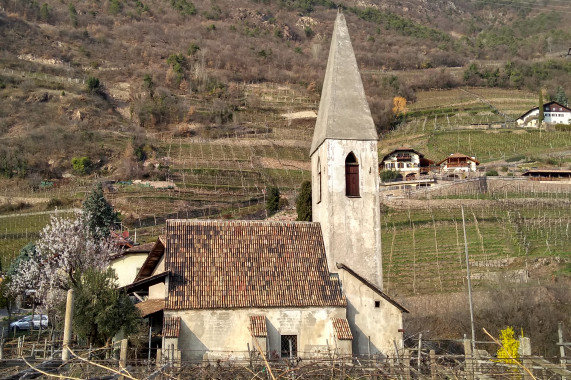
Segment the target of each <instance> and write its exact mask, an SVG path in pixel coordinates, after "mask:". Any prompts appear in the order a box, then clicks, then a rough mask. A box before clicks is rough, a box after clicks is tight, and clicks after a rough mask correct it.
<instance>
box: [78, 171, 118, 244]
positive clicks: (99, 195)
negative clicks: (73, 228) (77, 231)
mask: <svg viewBox="0 0 571 380" xmlns="http://www.w3.org/2000/svg"><path fill="white" fill-rule="evenodd" d="M82 208H83V214H84V215H85V219H86V221H85V222H86V224H87V227H88V228H89V231H90V233H91V234H92V235H93V236H94V237H96V238H101V237H105V236H108V235H109V232H110V230H111V229H112V228H113V227H114V225H115V223H117V222H118V221H119V218H118V217H117V213H116V212H115V211H114V210H113V206H111V204H109V202H107V200H106V199H105V196H104V195H103V185H102V184H101V182H99V183H98V184H97V185H95V187H94V188H93V190H91V192H90V193H89V194H88V195H87V197H86V198H85V201H84V202H83V207H82Z"/></svg>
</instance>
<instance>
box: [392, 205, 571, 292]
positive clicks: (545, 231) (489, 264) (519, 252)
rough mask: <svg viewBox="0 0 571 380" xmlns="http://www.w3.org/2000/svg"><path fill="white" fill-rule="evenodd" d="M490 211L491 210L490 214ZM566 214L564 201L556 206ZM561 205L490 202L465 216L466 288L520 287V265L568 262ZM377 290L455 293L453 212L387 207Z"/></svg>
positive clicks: (462, 276)
mask: <svg viewBox="0 0 571 380" xmlns="http://www.w3.org/2000/svg"><path fill="white" fill-rule="evenodd" d="M490 205H491V206H492V207H490ZM565 205H566V206H567V207H568V206H569V205H568V203H567V202H564V204H563V206H564V207H565ZM561 206H562V204H559V203H557V202H554V203H553V204H551V205H546V204H539V203H538V204H536V206H535V207H530V205H529V202H528V205H526V204H525V203H521V205H520V206H514V204H513V203H509V204H508V203H505V204H502V203H499V204H498V203H494V202H491V201H489V202H488V204H485V203H484V202H482V203H480V204H479V205H478V206H470V207H467V208H466V209H465V218H466V236H467V243H468V252H469V257H470V266H471V272H472V279H473V280H474V281H473V285H474V287H476V288H477V287H478V286H480V285H481V284H483V283H484V282H486V281H489V280H492V281H493V282H495V281H498V280H499V279H500V278H507V279H509V280H511V281H517V282H519V281H526V278H525V271H524V268H525V267H526V263H527V262H529V263H531V262H533V261H534V260H535V259H536V258H540V257H552V258H555V257H556V258H557V260H559V259H560V258H564V259H570V258H571V231H570V224H571V215H570V214H569V212H568V209H565V208H563V209H562V207H561ZM382 236H383V238H382V244H383V271H384V279H383V280H384V283H385V290H386V291H387V292H388V293H390V294H393V295H401V296H403V295H414V294H427V293H440V292H449V291H456V290H461V289H463V288H464V287H465V285H466V284H465V281H466V263H465V253H464V235H463V226H462V216H461V209H460V208H459V206H458V205H452V204H451V203H449V202H447V203H445V204H442V205H439V203H438V202H436V203H435V208H432V209H426V208H424V209H402V208H388V209H387V211H386V214H385V215H384V218H383V230H382Z"/></svg>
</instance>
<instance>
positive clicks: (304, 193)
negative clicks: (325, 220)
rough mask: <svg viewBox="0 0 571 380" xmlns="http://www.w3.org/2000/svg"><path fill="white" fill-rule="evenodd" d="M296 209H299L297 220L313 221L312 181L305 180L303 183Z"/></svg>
mask: <svg viewBox="0 0 571 380" xmlns="http://www.w3.org/2000/svg"><path fill="white" fill-rule="evenodd" d="M295 210H296V211H297V220H299V221H305V222H311V220H312V214H311V182H309V181H304V182H303V183H302V184H301V187H300V189H299V195H298V197H297V202H296V203H295Z"/></svg>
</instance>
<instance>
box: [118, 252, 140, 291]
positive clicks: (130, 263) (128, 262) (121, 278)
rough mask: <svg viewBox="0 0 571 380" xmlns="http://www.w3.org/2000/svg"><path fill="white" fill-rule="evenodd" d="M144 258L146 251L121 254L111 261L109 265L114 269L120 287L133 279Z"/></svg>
mask: <svg viewBox="0 0 571 380" xmlns="http://www.w3.org/2000/svg"><path fill="white" fill-rule="evenodd" d="M146 258H147V254H146V253H136V254H129V255H125V256H122V257H120V258H118V259H115V260H113V261H112V262H111V264H110V267H111V268H113V269H114V270H115V274H116V275H117V283H118V284H119V286H120V287H121V286H125V285H128V284H131V283H132V282H133V281H134V280H135V277H136V276H137V272H138V271H139V269H140V268H141V267H142V266H143V263H144V262H145V259H146Z"/></svg>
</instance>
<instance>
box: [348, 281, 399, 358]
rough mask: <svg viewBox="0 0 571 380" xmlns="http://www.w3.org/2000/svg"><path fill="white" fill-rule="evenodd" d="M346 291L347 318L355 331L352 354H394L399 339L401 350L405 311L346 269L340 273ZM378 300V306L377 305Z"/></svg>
mask: <svg viewBox="0 0 571 380" xmlns="http://www.w3.org/2000/svg"><path fill="white" fill-rule="evenodd" d="M339 278H340V279H341V284H342V286H343V291H344V292H345V295H346V297H347V302H348V304H347V320H348V321H349V326H350V327H351V332H352V333H353V353H354V354H356V355H367V354H368V353H369V337H371V344H370V353H371V354H372V355H375V354H381V355H383V356H387V355H390V356H391V357H392V356H394V355H395V348H394V345H395V343H393V342H396V345H397V347H398V348H399V350H400V349H401V348H402V347H403V333H402V332H399V331H398V330H399V329H402V328H403V324H402V313H401V311H400V310H399V309H398V308H397V307H396V306H394V305H393V304H391V303H389V302H388V301H386V300H385V299H384V298H382V297H381V296H380V295H379V294H377V293H376V292H374V291H373V290H372V289H371V288H370V287H368V286H367V285H365V284H363V283H362V282H361V281H359V280H358V279H356V278H355V277H353V275H351V274H350V273H348V272H346V271H345V270H341V271H340V273H339ZM375 301H378V302H379V307H375Z"/></svg>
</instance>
